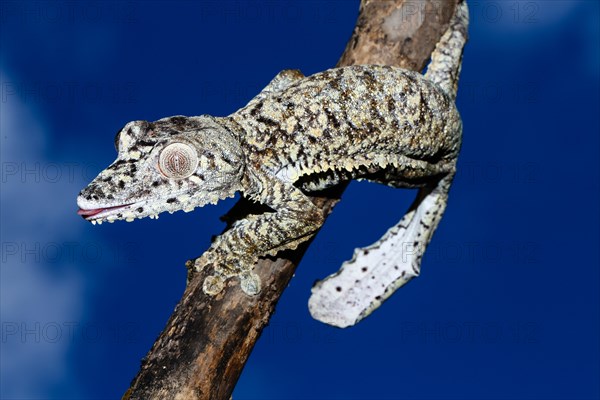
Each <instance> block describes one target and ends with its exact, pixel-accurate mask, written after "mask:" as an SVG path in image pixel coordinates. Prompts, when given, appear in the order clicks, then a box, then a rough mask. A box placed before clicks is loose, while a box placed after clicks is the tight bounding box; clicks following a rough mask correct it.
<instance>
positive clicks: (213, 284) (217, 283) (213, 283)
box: [202, 275, 225, 296]
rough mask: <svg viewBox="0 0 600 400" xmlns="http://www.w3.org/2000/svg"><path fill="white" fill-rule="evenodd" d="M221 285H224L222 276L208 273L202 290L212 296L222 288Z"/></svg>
mask: <svg viewBox="0 0 600 400" xmlns="http://www.w3.org/2000/svg"><path fill="white" fill-rule="evenodd" d="M223 287H225V280H224V279H223V278H222V277H220V276H217V275H209V276H207V277H206V278H205V279H204V284H203V285H202V291H204V293H206V294H208V295H210V296H214V295H216V294H218V293H219V292H220V291H221V290H223Z"/></svg>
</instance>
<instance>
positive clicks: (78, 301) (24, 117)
mask: <svg viewBox="0 0 600 400" xmlns="http://www.w3.org/2000/svg"><path fill="white" fill-rule="evenodd" d="M6 82H9V80H8V79H7V76H6V74H2V81H0V85H2V86H1V87H5V86H4V84H5V83H6ZM0 100H1V101H2V103H1V104H0V106H1V110H0V112H1V122H0V132H1V137H0V140H1V141H2V142H1V146H0V148H1V153H0V161H1V163H0V164H1V166H2V176H1V179H2V181H1V187H2V190H1V191H0V201H1V203H2V205H1V206H2V213H1V218H2V221H1V233H2V260H1V261H2V262H1V267H0V317H1V322H2V337H1V343H0V344H1V346H2V351H1V352H0V380H1V382H2V384H1V385H0V386H1V389H0V390H1V391H0V397H3V398H4V397H10V398H48V393H50V392H56V391H57V390H58V391H60V393H61V394H63V395H70V396H75V397H77V396H78V389H77V386H76V384H73V383H72V379H71V378H72V376H73V375H72V373H73V371H71V370H70V366H69V364H68V355H69V351H70V348H71V346H72V343H73V341H72V340H70V339H71V338H70V334H69V333H70V332H69V324H71V323H73V322H75V323H76V322H77V321H79V320H81V317H82V316H83V313H84V311H85V306H86V299H85V292H86V287H87V286H88V284H87V282H86V278H85V276H84V274H83V272H82V268H80V267H79V266H78V265H77V263H78V260H77V258H76V257H67V256H66V253H64V250H65V249H64V248H62V249H61V246H63V245H64V243H68V242H69V241H70V240H76V238H78V237H79V234H80V232H79V230H80V229H81V228H82V224H76V223H74V221H77V222H79V221H78V220H76V219H73V218H69V217H70V215H67V214H68V213H71V212H72V213H74V207H75V205H74V197H73V196H72V192H73V187H74V186H80V185H82V183H81V182H79V179H77V177H76V178H75V179H68V178H67V177H63V178H61V179H58V180H56V179H55V176H54V175H49V174H51V173H53V171H52V170H51V169H47V170H46V171H44V168H48V166H49V165H52V164H51V162H50V161H49V160H47V159H45V158H44V157H43V154H44V151H45V150H47V137H48V135H47V132H46V131H45V128H44V127H43V124H42V121H40V118H39V116H38V115H37V113H36V110H35V104H34V103H27V102H23V100H22V99H21V98H19V97H18V96H7V97H6V98H2V99H0ZM55 166H58V164H55ZM59 167H60V166H59ZM50 168H53V167H50ZM15 169H16V170H15ZM25 170H26V171H28V172H27V173H26V174H24V173H23V172H24V171H25ZM15 171H16V172H15ZM36 171H37V172H36ZM66 204H69V205H71V207H65V205H66ZM69 221H73V222H69ZM57 251H58V252H59V253H57ZM60 252H63V254H60Z"/></svg>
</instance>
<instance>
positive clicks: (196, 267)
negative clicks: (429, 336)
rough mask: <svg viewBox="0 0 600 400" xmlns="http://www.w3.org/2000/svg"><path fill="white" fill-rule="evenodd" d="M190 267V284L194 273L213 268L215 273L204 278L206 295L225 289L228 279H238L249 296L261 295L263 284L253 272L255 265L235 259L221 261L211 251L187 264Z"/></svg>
mask: <svg viewBox="0 0 600 400" xmlns="http://www.w3.org/2000/svg"><path fill="white" fill-rule="evenodd" d="M186 266H187V267H188V283H189V281H190V280H191V277H192V276H193V275H194V273H196V272H199V271H201V270H203V269H205V268H212V269H213V270H214V273H213V274H212V275H209V276H207V277H206V278H204V282H203V284H202V290H203V292H204V293H206V294H208V295H210V296H214V295H216V294H218V293H220V292H221V291H222V290H223V288H224V287H225V282H226V281H227V279H228V278H231V277H238V278H239V279H240V287H241V288H242V291H243V292H244V293H246V294H247V295H249V296H255V295H257V294H258V293H260V289H261V284H260V278H259V276H258V275H257V274H256V273H254V272H252V268H253V267H254V263H241V262H240V261H239V260H234V259H227V260H225V259H220V258H219V257H215V255H214V254H213V253H212V252H210V250H209V251H207V252H206V253H204V254H203V255H202V256H200V257H198V258H197V259H196V260H195V261H193V262H190V261H188V263H186Z"/></svg>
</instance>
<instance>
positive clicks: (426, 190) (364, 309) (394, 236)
mask: <svg viewBox="0 0 600 400" xmlns="http://www.w3.org/2000/svg"><path fill="white" fill-rule="evenodd" d="M453 176H454V171H452V172H451V173H449V174H447V175H445V176H444V177H443V178H441V179H440V180H438V181H437V182H436V183H433V184H429V185H427V186H425V187H423V188H422V189H420V191H419V194H418V195H417V198H416V199H415V201H414V203H413V204H412V205H411V207H410V208H409V210H408V212H407V213H406V214H405V215H404V217H403V218H402V219H401V220H400V222H398V223H397V224H396V225H395V226H393V227H392V228H390V229H389V230H388V231H387V232H386V233H385V235H383V237H382V238H381V239H379V240H378V241H377V242H375V243H373V244H372V245H370V246H368V247H365V248H361V249H356V250H355V251H354V256H353V257H352V260H350V261H346V262H344V264H342V267H341V268H340V270H339V271H338V272H336V273H334V274H333V275H330V276H328V277H327V278H325V279H324V280H322V281H320V282H318V283H317V284H316V285H315V286H314V287H313V289H312V295H311V297H310V300H309V303H308V305H309V310H310V313H311V315H312V317H313V318H315V319H317V320H319V321H321V322H324V323H326V324H329V325H333V326H337V327H340V328H344V327H347V326H351V325H354V324H356V323H357V322H358V321H360V320H361V319H363V318H364V317H366V316H367V315H369V314H370V313H372V312H373V311H374V310H375V309H376V308H378V307H379V306H380V305H381V304H382V303H383V301H384V300H385V299H387V298H388V297H389V296H390V295H391V294H392V293H394V291H396V289H398V288H399V287H401V286H403V285H404V284H405V283H406V282H408V281H409V280H411V279H412V278H413V277H416V276H418V275H419V272H420V263H421V258H422V256H423V253H424V251H425V248H426V247H427V244H428V243H429V241H430V240H431V236H432V235H433V232H434V231H435V229H436V227H437V225H438V223H439V221H440V219H441V217H442V214H443V212H444V209H445V207H446V200H447V196H448V190H449V188H450V184H451V182H452V178H453Z"/></svg>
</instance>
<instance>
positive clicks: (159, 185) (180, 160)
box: [77, 2, 468, 327]
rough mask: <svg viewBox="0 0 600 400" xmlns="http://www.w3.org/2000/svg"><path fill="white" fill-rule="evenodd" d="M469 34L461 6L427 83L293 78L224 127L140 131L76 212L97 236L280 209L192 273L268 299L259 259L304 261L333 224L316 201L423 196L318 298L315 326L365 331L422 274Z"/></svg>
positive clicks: (247, 226) (135, 127) (364, 77)
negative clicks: (353, 187) (396, 193)
mask: <svg viewBox="0 0 600 400" xmlns="http://www.w3.org/2000/svg"><path fill="white" fill-rule="evenodd" d="M467 26H468V10H467V6H466V3H465V2H462V3H461V4H459V5H458V6H457V10H456V13H455V15H454V17H453V18H452V20H451V23H450V26H449V28H448V29H447V31H446V32H445V33H444V35H443V36H442V38H441V39H440V41H439V42H438V44H437V45H436V48H435V50H434V51H433V53H432V56H431V62H430V64H429V66H428V68H427V71H426V73H425V74H420V73H418V72H413V71H409V70H405V69H402V68H399V67H394V66H382V65H355V66H348V67H339V68H333V69H329V70H326V71H323V72H319V73H316V74H314V75H311V76H308V77H305V76H304V75H303V74H302V73H301V72H300V71H299V70H284V71H282V72H280V73H279V74H278V75H277V76H275V78H274V79H273V80H272V81H271V82H270V83H269V84H268V85H267V86H266V87H265V88H264V89H263V90H262V91H261V92H260V93H259V94H258V95H257V96H256V97H254V98H253V99H252V100H251V101H250V102H249V103H248V104H247V105H246V106H244V107H242V108H241V109H239V110H237V111H236V112H234V113H232V114H230V115H228V116H226V117H214V116H210V115H200V116H189V117H188V116H173V117H168V118H163V119H159V120H157V121H154V122H148V121H132V122H129V123H127V124H126V125H125V126H124V127H123V128H122V129H121V130H120V131H119V132H118V133H117V135H116V137H115V147H116V150H117V152H118V155H117V159H116V160H115V161H114V162H113V163H112V164H111V165H109V166H108V167H107V168H106V169H104V170H103V171H102V172H100V174H99V175H98V176H97V177H96V178H95V179H94V180H93V181H92V182H91V183H90V184H89V185H88V186H87V187H85V188H84V189H83V190H82V191H81V192H80V193H79V196H78V197H77V205H78V207H79V210H78V214H79V215H81V216H82V217H83V218H85V219H86V220H87V221H91V222H92V223H94V224H96V223H97V224H101V223H102V222H105V221H106V222H114V221H115V220H126V221H133V220H134V219H137V218H144V217H150V218H158V214H159V213H162V212H170V213H173V212H175V211H179V210H183V211H185V212H189V211H192V210H193V209H194V208H196V207H202V206H204V205H206V204H214V203H216V202H217V201H219V200H222V199H225V198H228V197H233V196H234V195H235V194H236V193H241V195H242V196H245V197H246V198H248V199H250V200H252V201H255V202H259V203H262V204H264V205H266V206H268V207H269V208H270V210H271V211H268V212H265V213H263V214H260V215H251V216H249V217H246V218H245V219H241V220H239V221H237V222H236V223H235V224H233V226H231V227H230V229H228V230H227V231H225V232H224V233H222V234H221V235H219V236H217V237H216V239H215V240H214V241H213V242H212V244H211V245H210V247H209V248H208V250H206V251H205V252H204V253H203V254H202V255H201V256H200V257H198V258H197V259H195V261H194V263H193V266H192V268H193V269H194V270H196V271H199V270H202V269H204V268H210V270H209V271H210V272H209V275H208V276H207V277H206V278H205V280H204V282H203V286H202V288H203V291H204V292H205V293H206V294H209V295H215V294H217V293H219V292H221V290H222V289H223V288H224V285H225V283H226V281H227V280H228V279H230V278H234V277H236V278H238V279H239V280H240V285H241V288H242V290H243V291H244V292H245V293H246V294H248V295H256V294H258V293H259V292H260V290H261V282H260V279H259V277H258V275H257V274H256V273H255V272H254V265H255V263H256V262H257V260H258V259H259V258H261V257H265V256H274V255H276V254H277V253H278V252H280V251H282V250H286V249H295V248H296V247H297V246H298V245H299V244H300V243H302V242H304V241H306V240H308V239H309V238H311V237H312V236H313V235H314V234H315V233H316V232H317V231H318V230H319V228H320V227H321V225H322V224H323V221H324V216H323V214H322V211H321V210H320V209H319V208H317V207H316V206H315V205H314V204H313V203H312V202H311V200H310V197H309V195H310V194H313V193H317V192H319V191H321V190H324V189H327V188H329V187H332V186H334V185H336V184H339V183H341V182H344V181H349V180H367V181H372V182H377V183H381V184H385V185H388V186H391V187H394V188H418V189H419V192H418V194H417V197H416V199H415V201H414V203H413V204H412V205H411V207H410V208H409V210H408V211H407V212H406V213H405V215H404V216H403V217H402V218H401V220H400V221H399V222H398V223H397V224H396V225H394V226H392V228H390V229H389V230H388V232H387V233H385V234H384V235H383V237H382V238H381V239H380V240H378V241H377V242H375V243H374V244H372V245H370V246H367V247H365V248H359V249H356V250H355V252H354V256H353V258H352V259H351V260H350V261H347V262H345V263H343V265H342V268H341V269H340V270H339V271H338V272H336V273H334V274H333V275H331V276H329V277H327V278H326V279H324V280H322V281H320V282H318V283H316V284H315V285H314V287H313V288H312V294H311V297H310V300H309V310H310V312H311V315H312V316H313V317H314V318H316V319H317V320H320V321H322V322H325V323H327V324H330V325H333V326H338V327H346V326H351V325H354V324H355V323H357V322H358V321H360V320H362V319H363V318H364V317H366V316H367V315H369V314H370V313H371V312H373V310H375V309H376V308H378V307H379V306H380V305H381V303H382V302H383V301H384V300H385V299H387V298H388V297H389V296H390V295H391V294H392V293H393V292H394V291H395V290H396V289H398V288H399V287H400V286H402V285H404V284H405V283H406V282H408V281H409V280H410V279H411V278H413V277H415V276H418V275H419V273H420V264H421V258H422V256H423V253H424V251H425V248H426V247H427V245H428V243H429V242H430V240H431V237H432V235H433V232H434V231H435V229H436V227H437V226H438V223H439V221H440V218H441V217H442V214H443V213H444V210H445V207H446V203H447V198H448V191H449V189H450V185H451V183H452V179H453V177H454V175H455V172H456V163H457V157H458V154H459V150H460V146H461V141H462V120H461V118H460V115H459V112H458V110H457V108H456V105H455V98H456V92H457V85H458V77H459V74H460V69H461V64H462V54H463V48H464V45H465V43H466V41H467Z"/></svg>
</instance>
